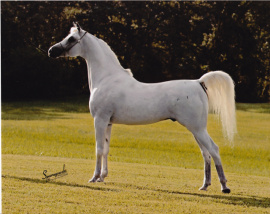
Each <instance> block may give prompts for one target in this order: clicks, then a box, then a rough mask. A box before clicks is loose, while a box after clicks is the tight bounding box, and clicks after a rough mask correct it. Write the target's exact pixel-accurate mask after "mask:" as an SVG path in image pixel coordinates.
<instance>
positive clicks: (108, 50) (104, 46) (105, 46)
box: [97, 38, 133, 76]
mask: <svg viewBox="0 0 270 214" xmlns="http://www.w3.org/2000/svg"><path fill="white" fill-rule="evenodd" d="M97 41H98V43H99V44H100V46H101V47H102V49H103V50H104V51H105V52H106V53H107V54H106V55H107V56H110V57H111V59H112V61H113V62H114V63H116V64H117V65H120V67H121V68H122V69H123V70H124V71H125V72H127V73H128V74H129V75H130V76H133V74H132V72H131V70H130V69H124V68H123V67H122V65H121V64H120V62H119V60H118V58H117V56H116V54H115V53H114V52H113V51H112V49H111V47H110V46H109V45H108V44H107V43H106V42H105V41H103V40H102V39H99V38H97Z"/></svg>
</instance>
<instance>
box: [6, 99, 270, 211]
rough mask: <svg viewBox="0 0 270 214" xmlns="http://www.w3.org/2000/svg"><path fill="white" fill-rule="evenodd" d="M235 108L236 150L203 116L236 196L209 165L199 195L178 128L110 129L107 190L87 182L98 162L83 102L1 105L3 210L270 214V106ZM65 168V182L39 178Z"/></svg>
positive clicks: (197, 158)
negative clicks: (223, 189)
mask: <svg viewBox="0 0 270 214" xmlns="http://www.w3.org/2000/svg"><path fill="white" fill-rule="evenodd" d="M237 109H238V111H237V124H238V134H237V135H236V137H235V142H234V145H233V146H232V145H230V144H228V143H227V142H226V141H225V139H224V138H223V136H222V131H221V127H220V124H219V123H218V121H217V120H216V119H215V116H214V115H209V121H208V131H209V133H210V135H211V136H212V138H213V140H214V141H215V142H216V143H217V144H218V145H219V148H220V153H221V158H222V161H223V168H224V170H225V173H226V175H227V178H228V180H229V182H228V185H229V187H231V189H232V194H231V195H230V196H225V195H222V194H221V193H220V187H219V183H218V178H217V176H216V172H215V169H214V166H213V168H212V171H213V173H212V174H213V179H212V180H213V182H212V186H211V187H210V190H209V191H207V192H200V191H198V188H199V187H200V186H201V185H202V181H203V159H202V156H201V153H200V150H199V147H198V146H197V144H196V143H195V140H194V139H193V137H192V135H191V134H190V133H189V132H188V131H187V130H186V129H185V128H184V127H182V126H180V125H179V124H178V123H177V122H171V121H163V122H160V123H156V124H152V125H147V126H125V125H114V126H113V131H112V139H111V146H110V154H109V177H108V178H107V180H106V183H105V184H87V180H88V179H89V178H90V177H91V176H92V173H93V171H94V165H95V164H94V160H95V137H94V127H93V119H92V117H91V115H90V114H89V113H88V111H89V110H88V99H78V100H74V99H73V100H70V101H69V100H64V101H58V102H41V101H40V102H18V103H3V104H2V154H3V157H2V167H3V169H2V175H3V177H2V180H3V184H2V186H3V211H5V212H4V213H27V212H30V213H31V212H33V213H45V212H49V213H57V212H60V213H70V212H68V210H71V211H72V210H74V209H75V208H76V207H77V208H76V209H77V213H106V210H107V212H108V213H117V212H120V213H121V212H122V213H125V212H126V211H127V210H129V212H131V213H153V212H154V213H155V212H158V213H165V212H170V213H183V212H193V213H197V212H207V213H208V211H209V212H223V213H224V212H227V213H237V212H250V213H254V212H258V213H260V212H269V211H270V210H269V209H266V207H267V206H268V207H269V206H270V194H269V191H267V190H269V188H270V185H269V183H270V180H269V177H270V170H269V169H270V131H269V130H270V104H237ZM29 155H30V156H29ZM59 157H61V158H59ZM63 163H66V166H67V169H68V170H69V175H68V176H66V177H63V178H61V179H59V180H56V181H54V182H53V183H51V182H50V183H44V182H43V181H42V179H41V177H42V171H43V170H44V169H48V171H49V170H50V171H51V172H57V171H60V170H61V168H62V164H63ZM131 169H132V170H131ZM70 170H72V173H70ZM60 193H61V194H63V197H62V196H61V194H60ZM48 196H49V197H48ZM31 197H33V199H32V200H31ZM27 200H28V202H27ZM14 201H15V202H16V203H15V205H14V206H12V204H14ZM105 203H108V206H105ZM34 204H39V205H37V206H36V209H38V210H35V209H33V207H34ZM209 204H211V206H209ZM127 208H128V209H127ZM104 209H105V210H104ZM89 210H93V212H89ZM170 210H171V211H170ZM207 210H208V211H207ZM229 211H230V212H229ZM74 212H76V211H74ZM74 212H72V213H74Z"/></svg>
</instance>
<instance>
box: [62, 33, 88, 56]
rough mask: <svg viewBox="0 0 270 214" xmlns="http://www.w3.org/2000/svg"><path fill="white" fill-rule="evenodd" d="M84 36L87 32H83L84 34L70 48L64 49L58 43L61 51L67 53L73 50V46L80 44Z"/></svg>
mask: <svg viewBox="0 0 270 214" xmlns="http://www.w3.org/2000/svg"><path fill="white" fill-rule="evenodd" d="M85 34H87V31H85V32H84V34H83V35H82V36H81V38H79V39H78V40H77V41H76V42H75V43H74V44H72V45H71V46H69V47H67V48H64V46H63V45H62V43H61V42H60V45H61V47H62V49H63V52H67V51H69V50H70V49H71V48H73V47H74V46H75V45H77V44H78V43H80V42H81V40H82V38H83V37H84V36H85Z"/></svg>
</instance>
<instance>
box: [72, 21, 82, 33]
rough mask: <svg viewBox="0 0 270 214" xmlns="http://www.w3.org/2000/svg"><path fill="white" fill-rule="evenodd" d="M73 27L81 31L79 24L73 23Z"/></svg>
mask: <svg viewBox="0 0 270 214" xmlns="http://www.w3.org/2000/svg"><path fill="white" fill-rule="evenodd" d="M73 26H74V27H76V28H77V30H78V31H79V32H80V31H81V26H80V25H79V23H78V22H73Z"/></svg>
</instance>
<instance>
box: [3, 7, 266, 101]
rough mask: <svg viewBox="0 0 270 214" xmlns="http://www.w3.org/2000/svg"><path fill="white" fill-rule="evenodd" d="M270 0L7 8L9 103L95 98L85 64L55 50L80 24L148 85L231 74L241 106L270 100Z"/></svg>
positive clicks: (6, 88)
mask: <svg viewBox="0 0 270 214" xmlns="http://www.w3.org/2000/svg"><path fill="white" fill-rule="evenodd" d="M269 11H270V2H1V61H2V64H1V75H2V82H1V87H2V100H3V101H5V100H28V99H31V100H33V99H57V98H60V97H69V96H80V95H87V94H89V89H88V81H87V71H86V64H85V61H84V60H83V59H82V58H75V59H71V58H67V59H64V58H63V59H56V60H54V59H51V58H49V57H48V56H47V55H46V54H44V53H42V52H41V51H39V50H37V49H36V48H35V47H33V46H32V45H31V43H32V44H35V45H36V46H37V47H39V48H42V49H45V50H48V48H49V47H50V46H51V45H53V44H55V43H56V42H59V41H61V40H62V39H63V38H64V37H65V36H66V35H67V34H68V33H69V29H70V27H72V22H73V21H78V22H79V23H80V25H81V26H82V28H83V29H84V30H86V31H88V32H89V33H91V34H94V35H96V36H97V37H99V38H101V39H103V40H104V41H106V42H107V43H108V44H109V46H110V47H111V48H112V50H113V51H114V52H115V53H116V55H117V56H118V58H119V60H120V62H121V64H122V65H123V67H125V68H131V70H132V72H133V74H134V77H135V78H136V79H138V80H139V81H143V82H160V81H166V80H173V79H196V78H199V77H200V76H202V75H203V74H204V73H206V72H208V71H211V70H223V71H225V72H227V73H229V74H230V75H231V76H232V78H233V79H234V81H235V84H236V99H237V101H238V102H268V101H269V99H270V65H269V60H270V51H269V43H270V26H269V23H270V21H269V20H270V13H269Z"/></svg>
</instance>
